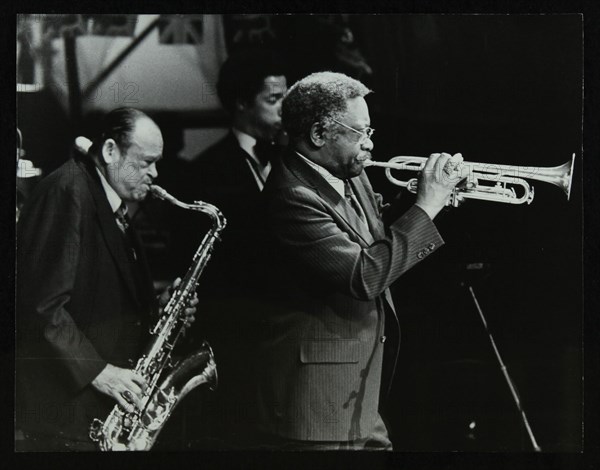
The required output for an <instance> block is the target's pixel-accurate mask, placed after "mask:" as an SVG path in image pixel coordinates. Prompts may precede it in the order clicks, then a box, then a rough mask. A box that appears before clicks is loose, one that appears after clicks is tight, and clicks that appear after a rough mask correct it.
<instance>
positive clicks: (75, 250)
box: [16, 108, 197, 451]
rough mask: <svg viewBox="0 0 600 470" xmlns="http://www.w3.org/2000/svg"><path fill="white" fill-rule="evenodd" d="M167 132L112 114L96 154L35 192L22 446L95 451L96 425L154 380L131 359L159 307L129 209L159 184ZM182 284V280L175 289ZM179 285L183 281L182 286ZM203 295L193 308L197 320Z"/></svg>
mask: <svg viewBox="0 0 600 470" xmlns="http://www.w3.org/2000/svg"><path fill="white" fill-rule="evenodd" d="M162 151H163V138H162V134H161V131H160V129H159V128H158V126H157V125H156V124H155V123H154V121H153V120H152V119H150V118H149V117H148V116H147V115H146V114H144V113H143V112H141V111H139V110H136V109H133V108H120V109H116V110H114V111H112V112H110V113H108V114H107V115H106V116H105V117H104V120H103V122H102V125H101V128H100V129H99V130H98V134H97V136H96V137H95V138H94V141H93V144H92V146H91V148H90V149H89V153H87V154H86V155H84V154H77V155H75V156H74V157H73V158H71V159H69V160H68V161H67V162H66V163H65V164H63V165H62V166H61V167H60V168H59V169H57V170H56V171H55V172H53V173H52V174H50V175H48V176H47V177H46V178H45V179H44V180H42V181H41V182H40V183H39V184H38V186H36V188H35V190H34V192H33V193H32V195H31V196H30V198H29V199H28V200H27V202H26V204H25V206H24V208H23V211H22V214H21V218H20V220H19V224H18V228H17V230H18V231H17V243H18V246H17V260H18V262H17V263H18V264H17V272H18V280H17V355H16V385H17V390H16V426H17V429H18V430H19V431H20V432H22V433H23V435H24V440H22V441H18V442H17V449H20V450H41V451H61V450H62V451H65V450H94V449H95V447H94V445H93V443H92V441H91V440H90V439H89V437H88V429H89V426H90V422H91V421H92V419H94V418H96V417H99V416H105V415H107V414H108V412H109V411H110V410H111V409H112V407H113V406H114V404H115V402H116V403H119V404H120V405H121V406H122V407H123V408H124V409H126V410H128V411H130V410H131V409H132V408H133V407H137V406H139V405H140V396H141V393H142V391H143V389H144V388H145V386H146V384H145V382H144V380H143V379H142V378H141V377H140V376H138V375H136V374H135V373H134V372H133V370H132V369H133V366H134V365H135V364H133V363H132V361H133V360H135V359H137V358H138V357H139V355H140V348H141V347H142V346H143V345H144V344H145V343H146V338H145V335H146V332H147V330H148V322H149V321H150V316H151V314H152V313H154V314H155V313H157V311H159V309H160V307H161V306H165V305H166V303H167V301H168V299H169V297H170V294H169V292H168V291H166V292H165V293H163V294H162V295H161V297H160V298H159V299H156V298H155V296H154V292H153V286H152V281H151V278H150V273H149V271H148V267H147V264H146V262H145V257H144V252H143V250H142V247H141V245H140V243H139V240H138V238H137V235H136V234H135V232H134V230H133V227H132V225H131V224H132V222H131V220H129V218H128V216H127V211H126V205H125V203H127V202H133V201H141V200H143V199H144V198H145V197H146V195H147V194H148V191H149V188H150V185H151V184H152V182H153V181H154V179H155V178H156V177H157V176H158V171H157V169H156V164H157V162H158V161H159V160H160V159H161V157H162ZM178 282H179V281H176V283H178ZM174 285H176V284H174ZM196 303H197V299H193V300H192V301H191V302H190V306H189V308H188V310H187V314H188V321H190V322H191V321H193V320H194V313H195V307H194V305H195V304H196Z"/></svg>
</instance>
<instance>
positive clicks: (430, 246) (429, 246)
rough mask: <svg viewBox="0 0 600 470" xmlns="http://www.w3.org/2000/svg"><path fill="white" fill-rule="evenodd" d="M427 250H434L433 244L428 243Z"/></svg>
mask: <svg viewBox="0 0 600 470" xmlns="http://www.w3.org/2000/svg"><path fill="white" fill-rule="evenodd" d="M427 248H429V249H430V250H433V249H434V248H435V243H430V244H429V245H428V246H427Z"/></svg>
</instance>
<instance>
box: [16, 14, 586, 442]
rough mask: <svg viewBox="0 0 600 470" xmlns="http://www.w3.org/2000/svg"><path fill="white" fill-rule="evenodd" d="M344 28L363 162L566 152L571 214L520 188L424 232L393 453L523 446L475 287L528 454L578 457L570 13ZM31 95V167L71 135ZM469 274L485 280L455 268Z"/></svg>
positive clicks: (301, 68)
mask: <svg viewBox="0 0 600 470" xmlns="http://www.w3.org/2000/svg"><path fill="white" fill-rule="evenodd" d="M279 21H281V22H285V21H290V22H291V23H293V25H294V27H293V28H291V27H290V28H285V27H282V28H281V29H282V30H283V31H286V34H287V35H288V36H287V37H286V38H285V41H287V42H288V44H304V45H300V46H297V48H298V51H297V52H298V54H297V55H296V56H294V59H295V60H296V63H297V64H299V65H297V67H298V69H297V70H296V74H297V75H302V73H303V72H309V71H312V70H313V69H314V67H315V61H316V59H315V54H317V55H318V54H319V52H318V51H319V49H318V48H315V44H313V43H311V42H310V40H309V39H307V38H306V35H307V34H306V29H305V28H303V27H302V26H303V25H302V24H301V23H302V21H303V18H298V17H296V18H289V19H287V20H286V19H285V18H281V19H279ZM348 24H349V25H350V27H351V29H352V31H353V33H354V37H355V42H356V44H357V46H358V47H359V48H360V51H361V52H362V55H363V57H364V59H365V61H366V62H367V63H368V64H369V65H370V67H371V68H372V70H373V74H372V75H371V76H370V77H369V76H367V77H361V78H363V79H364V81H365V82H366V83H367V84H368V85H369V86H370V87H371V88H372V89H373V90H374V91H375V93H374V94H373V95H372V96H371V97H369V99H368V101H369V104H370V107H371V117H372V126H373V127H375V128H376V129H377V133H376V135H375V151H374V158H376V159H378V160H387V159H389V158H390V157H391V156H394V155H423V156H427V155H429V154H430V153H432V152H437V151H446V152H450V153H454V152H459V151H460V152H462V154H463V156H464V158H465V160H468V161H474V162H482V163H486V162H489V163H502V164H512V165H523V166H544V167H546V166H555V165H559V164H562V163H564V162H565V161H567V160H568V159H570V157H571V154H572V153H575V154H576V161H575V177H574V181H573V189H572V194H571V200H570V201H567V200H566V197H565V195H564V194H563V193H562V192H561V190H560V189H558V188H557V187H554V186H552V185H549V184H546V183H541V182H537V183H536V182H532V184H533V186H534V187H535V194H536V196H535V200H534V202H533V203H532V204H531V205H530V206H527V205H523V206H521V205H519V206H511V205H505V204H498V203H486V202H479V201H468V202H467V203H466V204H465V205H463V206H462V207H460V208H458V209H452V210H448V211H447V212H445V213H443V214H440V216H439V217H438V219H436V223H437V224H438V226H439V228H440V232H441V233H442V235H443V237H444V239H445V240H446V246H445V247H444V248H443V249H442V250H440V251H438V252H437V253H436V255H435V256H434V257H430V258H428V260H427V261H426V262H424V263H422V264H421V265H419V266H418V267H417V268H415V269H414V270H413V271H411V272H410V273H408V274H407V275H405V276H404V277H403V278H401V279H400V280H399V281H398V282H397V283H396V284H395V285H394V287H393V294H394V298H395V300H396V306H397V310H398V313H399V316H400V321H401V325H402V350H401V356H400V363H399V367H398V370H397V375H396V380H395V383H394V387H393V391H392V397H391V405H390V410H389V416H390V427H391V430H392V438H393V441H394V446H395V449H396V450H409V451H445V450H465V451H487V450H495V451H503V450H509V451H521V450H524V451H529V450H530V449H531V445H530V442H529V439H528V437H527V434H526V433H525V432H524V430H523V426H522V423H521V419H520V416H519V414H518V413H517V411H516V406H515V404H514V402H513V400H512V397H511V395H510V391H509V388H508V386H507V384H506V382H505V380H504V377H503V375H502V372H501V371H500V367H499V365H498V364H497V362H496V358H495V356H494V354H493V350H492V347H491V345H490V343H489V340H488V337H487V333H486V332H485V329H484V327H483V325H482V323H481V320H480V318H479V315H478V313H477V311H476V310H475V308H474V306H473V302H472V300H471V298H470V294H469V292H468V290H467V285H472V286H473V287H474V290H475V292H476V294H477V296H478V299H479V302H480V305H481V307H482V309H483V311H484V313H485V314H486V318H487V322H488V326H489V327H490V329H491V331H492V333H493V335H494V339H495V342H496V345H497V346H498V348H499V350H500V352H501V354H502V357H503V359H504V363H505V365H506V367H507V369H508V371H509V373H510V375H511V376H512V378H513V380H514V382H515V384H516V385H517V388H518V391H519V393H520V397H521V402H522V405H523V407H524V409H525V411H526V412H527V416H528V418H529V422H530V424H531V427H532V430H533V432H534V434H535V436H536V439H537V441H538V444H539V445H540V446H541V447H542V449H543V450H547V451H559V452H577V451H580V450H581V446H582V404H583V399H582V390H583V384H582V367H583V356H582V350H583V345H582V341H583V333H582V331H583V330H582V327H583V323H582V301H583V300H582V295H583V289H582V283H583V279H582V261H583V252H582V188H583V184H582V164H583V160H582V131H581V128H582V105H583V96H582V92H583V89H582V72H583V69H582V68H583V57H582V51H583V46H582V18H581V16H578V15H569V16H562V15H561V16H552V15H544V16H538V15H533V16H516V15H497V16H456V15H397V16H394V15H389V16H388V15H385V16H379V15H378V16H364V15H359V16H351V17H350V18H349V19H348ZM303 41H304V42H303ZM307 41H308V42H307ZM317 46H318V44H317ZM320 59H321V60H325V59H323V58H320ZM332 68H333V67H332ZM296 78H297V77H296ZM586 86H587V85H586ZM29 98H30V97H23V98H22V99H21V98H19V99H18V106H19V108H18V120H19V127H20V128H21V130H22V131H24V134H25V135H35V136H36V137H35V139H30V143H31V145H30V148H28V151H29V152H30V157H31V158H32V159H33V160H34V161H36V160H37V163H39V165H40V166H43V167H46V168H48V169H50V168H52V167H54V166H58V165H59V164H60V163H61V159H64V157H65V156H66V155H67V153H68V152H67V151H66V149H67V148H68V145H69V144H70V142H72V138H73V136H75V135H78V133H79V130H80V129H81V123H78V122H70V121H69V117H68V116H66V115H65V114H64V113H63V112H62V111H61V108H60V107H59V106H58V105H57V104H56V103H55V102H53V99H52V96H50V95H48V94H45V95H41V96H39V97H38V98H39V101H36V102H31V101H30V102H28V101H27V100H28V99H29ZM194 119H196V121H194V122H196V123H197V117H195V118H194ZM181 122H182V121H181V119H180V120H179V121H178V123H181ZM208 124H210V122H209V123H208ZM183 125H185V122H183ZM194 125H195V124H194ZM165 130H166V132H169V131H171V132H174V133H177V130H178V129H165ZM596 131H597V129H596ZM167 157H168V156H167ZM588 157H589V158H593V157H591V156H588ZM165 160H166V159H165ZM165 163H167V162H165ZM368 171H369V175H370V177H371V180H372V182H373V185H374V187H375V188H376V190H378V191H380V192H382V193H384V195H385V196H386V198H387V199H390V198H392V197H394V196H395V193H396V190H395V188H394V187H393V186H391V185H390V184H389V183H388V182H387V181H386V180H385V178H384V176H383V172H382V171H380V170H377V169H370V170H368ZM401 202H402V204H406V205H407V206H408V205H409V204H410V203H411V202H412V199H411V196H404V197H403V198H402V201H401ZM473 263H480V266H481V269H467V267H468V266H469V265H472V264H473ZM471 422H475V428H474V429H472V430H471V429H470V428H469V424H470V423H471Z"/></svg>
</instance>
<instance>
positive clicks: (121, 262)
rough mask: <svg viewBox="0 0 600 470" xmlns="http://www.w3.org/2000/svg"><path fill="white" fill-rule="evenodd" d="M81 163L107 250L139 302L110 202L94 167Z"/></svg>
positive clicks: (121, 236)
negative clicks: (85, 173)
mask: <svg viewBox="0 0 600 470" xmlns="http://www.w3.org/2000/svg"><path fill="white" fill-rule="evenodd" d="M81 165H82V166H83V169H84V171H86V172H87V175H88V183H89V185H88V186H89V188H90V192H91V194H92V197H93V199H94V203H95V205H96V211H97V212H96V213H97V214H98V219H99V225H100V230H101V231H102V235H103V236H104V240H105V241H106V246H107V247H108V251H109V252H110V254H111V256H112V257H113V260H114V261H115V263H116V265H117V267H118V268H119V272H120V273H121V275H122V277H123V280H124V281H125V285H126V286H127V289H128V290H129V291H130V292H131V295H132V297H133V298H134V299H135V301H136V302H138V303H139V299H138V297H137V289H136V285H135V280H134V278H133V274H132V272H131V266H130V261H129V257H128V255H127V251H126V248H125V243H124V240H123V234H122V232H121V230H120V229H119V227H118V225H117V222H116V221H115V217H114V214H113V213H112V211H111V208H110V204H109V203H108V200H107V199H106V194H105V193H104V190H103V189H102V185H101V183H100V179H99V177H98V175H97V174H96V169H95V167H94V166H93V165H91V164H87V163H81Z"/></svg>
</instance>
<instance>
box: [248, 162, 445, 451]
mask: <svg viewBox="0 0 600 470" xmlns="http://www.w3.org/2000/svg"><path fill="white" fill-rule="evenodd" d="M351 185H352V189H353V192H354V193H355V195H356V197H357V199H358V201H359V203H360V205H361V207H362V208H363V211H364V213H365V215H366V218H367V222H368V227H367V225H365V224H364V223H363V222H362V221H361V220H360V219H359V218H358V216H357V214H356V212H355V210H354V209H353V208H352V207H351V205H350V203H349V202H348V201H347V200H346V199H345V198H344V197H342V196H340V194H339V193H338V192H336V191H335V190H334V189H333V187H332V186H331V185H330V184H329V183H328V182H327V181H326V180H325V179H324V178H323V177H322V176H321V175H319V174H318V173H317V172H316V171H315V170H314V169H313V168H311V167H310V166H309V165H308V164H307V163H306V162H304V161H302V159H301V158H300V157H298V156H297V155H296V154H295V153H289V154H287V155H286V156H285V157H284V158H283V159H282V160H281V161H279V162H277V164H276V165H275V166H274V168H273V170H272V172H271V175H270V177H269V180H268V181H267V185H266V187H265V191H264V196H265V203H266V227H267V230H268V233H269V236H270V238H269V242H270V243H271V244H272V246H273V249H274V250H275V253H272V254H271V256H270V259H271V261H272V262H273V270H272V274H273V284H272V285H273V289H274V296H273V297H274V298H273V299H272V303H271V308H269V309H267V310H265V315H264V318H263V328H262V337H261V346H260V356H259V359H258V363H259V365H260V366H259V377H258V379H259V394H258V395H259V412H260V426H261V428H262V430H263V431H265V432H268V433H273V434H276V435H279V436H283V437H286V438H290V439H301V440H311V441H349V440H356V439H360V438H363V437H365V436H366V435H368V433H369V432H370V431H371V430H372V429H373V426H374V424H375V422H376V420H378V418H379V415H378V408H379V394H380V388H381V383H382V363H383V355H384V341H385V337H386V336H394V337H398V336H399V331H398V322H397V318H396V315H395V312H394V306H393V302H392V299H391V296H390V293H389V290H388V287H389V286H390V284H392V282H394V281H395V280H396V279H398V277H399V276H400V275H401V274H402V273H404V272H406V271H407V270H408V269H410V268H411V267H412V266H413V265H415V264H416V263H417V262H419V261H421V260H423V259H424V258H425V257H427V255H429V254H430V253H431V252H433V251H435V250H436V249H437V248H438V247H440V246H441V245H442V244H443V240H442V238H441V237H440V235H439V233H438V232H437V230H436V228H435V226H434V224H433V222H432V221H431V219H430V218H429V217H428V216H427V215H426V214H425V212H424V211H422V210H421V209H420V208H418V207H416V206H414V207H412V208H411V209H409V210H408V211H407V212H406V213H405V214H404V215H403V216H402V217H401V218H399V219H397V220H396V221H394V222H393V223H392V224H391V225H390V226H389V227H384V224H383V221H382V218H381V212H382V207H383V206H382V200H381V199H382V198H381V196H380V195H379V194H376V193H374V192H373V190H372V188H371V185H370V183H369V180H368V178H367V176H366V175H365V173H364V172H363V173H362V174H361V175H360V176H358V177H355V178H353V179H352V180H351ZM386 313H387V315H388V326H387V330H386V329H385V316H386ZM397 347H398V343H396V344H394V345H393V346H392V347H391V348H390V349H391V355H390V357H391V358H392V360H391V361H389V363H390V364H391V365H392V367H391V370H393V366H394V365H395V359H396V357H397V351H398V349H397ZM388 348H389V343H388V346H386V350H387V351H386V355H387V354H388V352H389V351H390V349H388ZM386 363H388V361H387V360H386ZM388 379H389V377H388ZM388 382H389V380H388Z"/></svg>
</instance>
